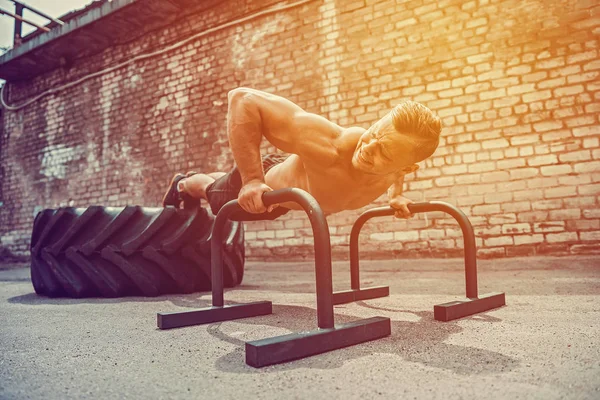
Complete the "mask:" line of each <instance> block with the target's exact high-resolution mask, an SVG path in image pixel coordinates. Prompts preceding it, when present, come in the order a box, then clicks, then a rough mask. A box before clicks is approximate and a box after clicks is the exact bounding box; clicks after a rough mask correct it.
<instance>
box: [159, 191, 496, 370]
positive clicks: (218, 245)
mask: <svg viewBox="0 0 600 400" xmlns="http://www.w3.org/2000/svg"><path fill="white" fill-rule="evenodd" d="M263 201H264V203H265V205H266V206H270V205H272V204H277V203H283V202H289V201H293V202H296V203H298V204H299V205H300V206H301V207H302V208H303V209H304V211H305V212H306V214H307V215H308V218H309V220H310V222H311V226H312V230H313V235H314V248H315V272H316V290H317V325H318V329H316V330H313V331H308V332H306V331H304V332H298V333H292V334H288V335H283V336H278V337H273V338H268V339H261V340H255V341H252V342H247V343H246V363H247V364H249V365H251V366H254V367H262V366H266V365H272V364H278V363H282V362H286V361H291V360H294V359H298V358H304V357H308V356H311V355H315V354H320V353H324V352H326V351H330V350H335V349H339V348H343V347H347V346H351V345H355V344H358V343H363V342H366V341H369V340H374V339H379V338H382V337H385V336H388V335H390V333H391V321H390V319H389V318H385V317H372V318H367V319H361V320H357V321H353V322H350V323H346V324H340V325H335V323H334V315H333V306H334V304H342V303H348V302H352V301H356V300H364V299H371V298H377V297H383V296H387V295H388V294H389V288H388V287H376V288H366V289H361V288H360V285H359V271H358V269H359V264H358V235H359V233H360V229H361V228H362V226H363V225H364V223H365V222H366V221H367V220H368V219H370V218H373V217H375V216H383V215H392V214H393V213H394V212H395V210H394V209H392V208H387V207H383V208H376V209H372V210H369V211H366V212H365V213H363V214H362V215H361V216H360V217H359V219H358V220H357V221H356V223H355V224H354V226H353V228H352V233H351V241H350V242H351V243H350V252H351V253H350V257H351V277H352V283H351V290H349V291H344V292H336V293H333V284H332V268H331V243H330V240H329V227H328V225H327V220H326V219H325V214H324V213H323V211H322V210H321V207H320V206H319V204H318V203H317V201H316V200H315V199H314V197H312V196H311V195H310V194H309V193H307V192H306V191H304V190H301V189H297V188H288V189H279V190H274V191H272V192H267V193H265V194H264V195H263ZM409 209H410V210H411V211H412V212H425V211H445V212H448V213H450V214H451V215H453V216H454V217H455V218H456V219H457V220H458V221H459V224H461V227H462V228H463V233H465V267H466V273H467V297H469V299H468V300H467V301H459V302H452V303H446V304H442V305H439V306H435V308H434V315H435V316H436V319H439V320H442V321H448V320H451V319H455V318H460V317H463V316H466V315H471V314H474V313H477V312H482V311H485V310H489V309H492V308H495V307H499V306H501V305H504V294H503V293H499V294H493V295H488V296H486V297H483V298H477V275H476V273H477V271H476V268H477V267H476V263H475V239H474V235H473V229H472V227H471V224H470V223H469V221H468V219H467V217H466V216H465V215H464V214H463V213H462V212H460V210H458V209H456V208H454V207H452V206H450V205H449V204H446V203H442V202H430V203H413V204H411V205H409ZM234 214H235V219H236V220H241V221H243V220H256V214H250V213H247V212H245V211H243V210H242V208H241V207H240V205H239V204H238V202H237V200H232V201H230V202H228V203H227V204H225V205H224V206H223V207H222V208H221V210H220V211H219V213H218V214H217V216H216V218H215V222H214V225H213V231H212V238H211V275H212V276H211V279H212V307H207V308H203V309H200V310H193V311H184V312H173V313H158V315H157V323H158V327H159V328H160V329H170V328H178V327H183V326H190V325H199V324H207V323H212V322H218V321H227V320H233V319H238V318H248V317H253V316H258V315H267V314H271V313H272V303H271V302H270V301H259V302H254V303H247V304H231V305H225V304H224V298H223V260H222V246H223V245H222V235H223V228H224V226H225V223H226V222H227V220H228V219H229V218H230V217H232V216H233V215H234ZM469 235H470V236H469ZM467 243H468V247H467ZM467 254H469V255H468V256H467ZM500 303H501V304H500Z"/></svg>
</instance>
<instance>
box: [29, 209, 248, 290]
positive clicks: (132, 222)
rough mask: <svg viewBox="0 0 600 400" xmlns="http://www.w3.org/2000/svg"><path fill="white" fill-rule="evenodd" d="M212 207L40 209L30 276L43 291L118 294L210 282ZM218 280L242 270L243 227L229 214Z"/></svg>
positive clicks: (237, 279) (231, 279) (234, 279)
mask: <svg viewBox="0 0 600 400" xmlns="http://www.w3.org/2000/svg"><path fill="white" fill-rule="evenodd" d="M214 219H215V218H214V216H213V215H212V213H211V212H210V211H208V210H206V209H204V208H202V207H196V208H194V209H176V208H174V207H166V208H162V207H161V208H147V207H140V206H126V207H101V206H91V207H88V208H73V207H64V208H59V209H54V210H52V209H47V210H43V211H41V212H40V213H38V215H37V216H36V217H35V221H34V224H33V232H32V235H31V281H32V283H33V287H34V289H35V291H36V293H38V294H41V295H45V296H49V297H77V298H81V297H124V296H159V295H162V294H168V293H192V292H197V291H206V290H210V288H211V265H210V237H211V232H212V225H213V223H214ZM223 242H224V246H223V254H222V258H223V282H224V284H225V286H226V287H233V286H236V285H239V284H240V283H241V282H242V278H243V275H244V258H245V254H244V228H243V225H242V223H241V222H236V221H228V222H227V226H226V229H225V235H224V238H223Z"/></svg>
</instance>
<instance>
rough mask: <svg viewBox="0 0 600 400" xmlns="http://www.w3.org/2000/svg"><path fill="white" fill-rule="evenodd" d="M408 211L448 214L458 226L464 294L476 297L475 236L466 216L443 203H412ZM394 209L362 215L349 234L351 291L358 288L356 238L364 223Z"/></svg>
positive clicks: (393, 211) (383, 209)
mask: <svg viewBox="0 0 600 400" xmlns="http://www.w3.org/2000/svg"><path fill="white" fill-rule="evenodd" d="M408 210H409V211H410V212H412V213H421V212H428V211H442V212H445V213H447V214H450V215H451V216H452V217H454V219H455V220H456V221H457V222H458V224H459V225H460V228H461V229H462V233H463V238H464V243H465V245H464V251H465V280H466V292H467V297H468V298H471V299H472V298H476V297H477V258H476V256H477V248H476V245H475V234H474V233H473V226H471V222H470V221H469V219H468V218H467V216H466V215H465V214H464V213H463V212H462V211H461V210H459V209H458V208H456V207H455V206H453V205H452V204H448V203H446V202H443V201H429V202H424V203H412V204H409V205H408ZM396 211H397V210H396V209H394V208H392V207H378V208H373V209H370V210H367V211H365V212H364V213H362V214H361V215H360V216H359V217H358V219H357V220H356V222H355V223H354V225H353V226H352V231H351V232H350V279H351V287H352V289H359V288H360V281H359V266H358V236H359V234H360V230H361V229H362V227H363V225H364V224H365V222H367V221H368V220H369V219H371V218H374V217H384V216H390V215H394V214H395V213H396Z"/></svg>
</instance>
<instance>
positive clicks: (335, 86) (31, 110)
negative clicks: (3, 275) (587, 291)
mask: <svg viewBox="0 0 600 400" xmlns="http://www.w3.org/2000/svg"><path fill="white" fill-rule="evenodd" d="M275 3H276V2H273V1H270V2H268V1H259V2H252V3H251V5H246V6H245V7H243V8H240V7H237V6H236V5H235V4H236V3H235V2H232V1H230V2H223V3H221V4H220V5H218V6H217V7H215V8H213V9H211V10H210V11H208V12H206V13H203V14H196V15H185V16H183V18H182V20H181V21H180V23H178V24H176V25H172V26H169V27H168V28H166V29H163V30H159V31H153V32H147V34H146V35H144V36H142V37H141V38H140V39H136V40H135V41H133V42H130V43H128V44H125V45H120V46H115V47H113V48H111V49H109V50H106V51H104V52H103V53H102V54H98V55H96V56H93V57H90V58H88V59H85V60H79V61H77V62H76V63H75V64H74V65H73V66H72V67H71V68H70V69H61V70H55V71H50V72H48V73H46V74H44V75H42V76H39V77H37V78H35V79H33V80H31V81H27V82H9V89H10V90H9V98H8V100H9V103H12V104H15V103H16V104H18V103H20V102H22V101H25V100H27V99H29V98H32V97H33V96H35V95H36V94H38V93H41V92H42V91H44V90H47V89H50V88H53V87H57V86H60V85H62V84H65V83H68V82H71V81H74V80H75V79H78V78H79V77H81V76H84V75H86V74H88V73H90V72H94V71H98V70H101V69H103V68H107V67H110V66H111V65H114V64H116V63H118V62H121V61H124V60H127V59H129V58H131V57H133V56H135V55H138V54H142V53H145V52H149V51H156V50H159V49H161V48H164V47H165V46H166V45H167V44H170V43H174V42H176V41H178V40H182V39H184V38H187V37H190V36H191V35H192V34H193V33H195V32H199V31H202V30H203V29H207V28H210V27H212V26H216V25H218V24H219V23H221V22H223V21H228V20H232V19H235V18H239V17H241V16H242V13H243V14H248V13H252V12H255V11H258V10H260V9H263V8H264V7H267V6H269V5H272V4H275ZM599 34H600V6H598V5H597V2H596V1H585V0H578V1H574V0H551V1H547V0H497V1H493V0H477V1H452V0H447V1H444V0H441V1H434V0H411V1H397V0H392V1H367V0H359V1H341V0H320V1H312V2H308V3H306V4H304V5H300V6H298V7H295V8H293V9H290V10H286V11H281V12H278V13H275V14H272V15H268V16H263V17H258V18H255V19H253V20H251V21H248V22H246V23H242V24H238V25H236V26H233V27H230V28H226V29H224V30H220V31H217V32H214V33H211V34H208V35H206V36H204V37H202V38H200V39H198V40H195V41H192V42H190V43H188V44H186V45H185V46H183V47H179V48H177V49H174V50H172V51H170V52H168V53H164V54H161V55H158V56H155V57H153V58H150V59H147V60H144V61H140V62H137V63H135V64H132V65H130V66H128V67H125V68H121V69H118V70H115V71H113V72H110V73H107V74H104V75H102V76H100V77H97V78H93V79H91V80H88V81H85V82H83V83H81V84H79V85H77V86H74V87H71V88H69V89H67V90H63V91H60V92H58V93H57V94H55V95H51V96H47V97H44V98H42V99H41V100H38V101H37V102H35V103H33V104H31V105H29V106H27V107H25V108H24V109H21V110H19V111H16V112H11V111H6V110H4V111H3V113H2V120H1V121H2V129H0V132H2V137H1V142H0V166H1V169H0V171H1V172H2V175H1V176H2V183H1V188H0V195H1V196H2V198H0V201H1V202H2V203H1V204H2V205H1V206H0V241H1V242H0V246H2V247H3V248H4V249H8V250H9V251H10V252H11V253H13V254H16V255H21V256H26V255H27V254H28V245H29V239H30V235H31V227H32V223H33V218H34V215H35V213H36V212H37V211H39V210H40V209H43V208H48V207H59V206H67V205H70V206H77V207H85V206H88V205H91V204H101V205H107V206H123V205H125V204H140V205H144V206H158V205H159V203H160V197H161V194H162V191H163V190H164V186H165V185H166V183H167V182H168V179H169V178H170V176H171V175H172V174H173V173H174V172H175V171H187V170H192V169H194V170H199V171H206V172H213V171H218V170H228V169H229V168H230V167H231V166H232V164H233V160H232V158H231V155H230V153H229V151H228V147H227V138H226V126H225V113H226V110H227V92H228V91H229V90H231V89H233V88H235V87H237V86H249V87H254V88H257V89H261V90H266V91H269V92H273V93H276V94H279V95H282V96H284V97H287V98H289V99H291V100H292V101H294V102H296V103H297V104H299V105H300V106H301V107H303V108H304V109H306V110H307V111H310V112H314V113H317V114H320V115H322V116H324V117H326V118H329V119H330V120H332V121H334V122H336V123H338V124H340V125H342V126H352V125H355V126H362V127H364V128H367V127H368V126H369V125H370V124H371V123H372V122H374V121H376V120H377V119H378V118H379V117H381V116H383V115H384V114H385V113H386V112H387V111H388V110H389V109H390V108H391V107H393V106H394V105H395V104H397V103H398V102H399V101H401V100H403V99H411V100H415V101H418V102H421V103H423V104H425V105H427V106H428V107H430V108H431V109H432V110H434V111H435V112H436V113H437V114H438V115H439V116H440V117H441V118H442V120H443V125H444V128H443V131H442V139H441V143H440V147H439V148H438V150H437V151H436V152H435V154H434V155H433V156H432V157H431V158H429V159H428V160H425V161H423V162H421V163H420V166H421V169H420V170H419V171H417V172H416V173H415V174H413V175H409V176H407V179H406V183H405V196H406V197H408V198H410V199H412V200H414V201H429V200H442V201H446V202H449V203H451V204H454V205H456V206H458V207H459V208H461V209H462V211H463V212H464V213H465V214H466V215H467V216H468V217H469V218H470V220H471V223H472V224H473V226H474V229H475V233H476V237H477V245H478V256H479V257H504V256H513V255H535V254H557V255H560V254H590V253H598V252H600V244H599V243H600V211H599V207H598V205H599V202H600V143H599V140H600V120H599V114H600V80H599V79H598V76H599V74H600V60H599V57H598V51H599V40H598V37H599ZM263 151H264V152H267V151H273V148H272V146H269V144H268V143H263ZM385 204H386V198H385V196H382V197H381V198H379V199H378V200H377V201H376V202H375V203H374V204H372V205H370V206H369V207H365V208H363V209H361V210H354V211H347V212H343V213H339V214H336V215H333V216H330V217H328V222H329V226H330V231H331V232H330V233H331V240H332V245H333V253H334V257H336V258H346V257H347V252H348V238H349V233H350V228H351V225H352V223H353V222H354V221H355V220H356V218H357V216H358V215H359V214H360V212H362V211H364V210H366V209H368V208H370V207H373V206H379V205H385ZM246 226H247V233H246V238H247V255H248V257H249V258H250V259H272V257H273V256H276V257H277V258H278V259H298V258H310V257H312V254H313V251H312V243H313V241H312V233H311V230H310V226H309V223H308V220H307V219H306V218H305V217H304V215H303V214H302V213H301V212H297V211H294V212H291V213H289V214H288V215H286V216H284V217H282V218H281V219H280V220H277V221H273V222H264V221H261V222H252V223H247V224H246ZM363 232H364V233H363V234H362V235H361V254H362V255H363V256H364V257H384V258H388V257H395V256H398V257H427V256H436V257H450V256H460V255H461V254H462V246H463V242H462V234H461V232H460V229H459V227H458V224H457V223H456V222H455V221H454V219H452V218H450V217H448V216H447V215H445V214H443V213H439V212H434V213H428V214H417V216H416V217H415V218H414V219H411V220H408V221H406V220H394V219H393V218H391V217H389V218H387V219H386V218H378V219H375V220H372V221H371V222H368V223H367V224H366V225H365V228H364V230H363Z"/></svg>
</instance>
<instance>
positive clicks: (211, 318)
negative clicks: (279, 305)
mask: <svg viewBox="0 0 600 400" xmlns="http://www.w3.org/2000/svg"><path fill="white" fill-rule="evenodd" d="M269 314H273V304H272V303H271V302H270V301H257V302H254V303H245V304H227V305H225V306H223V307H206V308H201V309H199V310H191V311H178V312H172V313H158V314H157V316H156V322H157V324H158V327H159V328H160V329H172V328H180V327H183V326H192V325H202V324H210V323H212V322H220V321H229V320H232V319H240V318H249V317H257V316H259V315H269Z"/></svg>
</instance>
